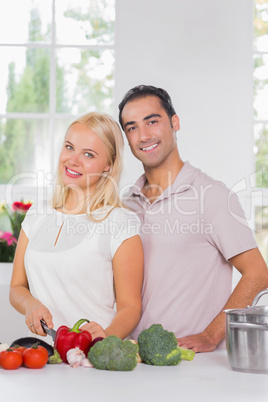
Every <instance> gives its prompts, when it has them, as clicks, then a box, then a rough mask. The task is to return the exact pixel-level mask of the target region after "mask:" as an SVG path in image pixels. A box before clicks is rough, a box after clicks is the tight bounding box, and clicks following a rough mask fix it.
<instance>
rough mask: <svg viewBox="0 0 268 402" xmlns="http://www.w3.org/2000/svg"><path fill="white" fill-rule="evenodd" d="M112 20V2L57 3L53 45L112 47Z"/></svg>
mask: <svg viewBox="0 0 268 402" xmlns="http://www.w3.org/2000/svg"><path fill="white" fill-rule="evenodd" d="M114 18H115V16H114V0H90V1H89V0H79V1H77V0H69V1H66V0H57V1H56V20H57V24H56V38H57V42H58V43H61V44H66V43H70V44H80V45H100V44H112V43H113V42H114Z"/></svg>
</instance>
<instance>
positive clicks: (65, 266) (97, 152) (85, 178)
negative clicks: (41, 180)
mask: <svg viewBox="0 0 268 402" xmlns="http://www.w3.org/2000/svg"><path fill="white" fill-rule="evenodd" d="M122 148H123V138H122V134H121V131H120V129H119V126H118V125H117V123H116V122H115V121H114V120H113V119H112V118H111V117H110V116H109V115H106V114H100V113H88V114H86V115H83V116H81V117H79V118H78V119H76V120H75V121H74V122H73V123H72V124H71V125H70V126H69V127H68V129H67V132H66V135H65V138H64V143H63V146H62V150H61V153H60V156H59V163H58V170H57V180H56V184H55V189H54V194H53V200H52V203H51V205H49V204H47V203H45V202H41V203H37V204H34V205H33V206H32V207H31V209H30V210H29V211H28V213H27V215H26V218H25V220H24V222H23V223H22V229H21V233H20V237H19V241H18V245H17V250H16V254H15V259H14V267H13V274H12V279H11V285H10V302H11V304H12V305H13V307H14V308H15V309H16V310H18V311H19V312H20V313H21V314H24V315H25V322H26V325H27V326H28V328H29V329H30V331H31V332H32V333H33V334H36V335H40V336H45V333H44V332H43V329H42V327H41V324H40V320H41V319H43V320H44V321H45V322H46V323H47V325H48V327H50V328H53V327H54V328H55V329H57V328H58V327H59V326H60V325H67V326H69V327H72V326H73V324H74V323H75V322H76V321H77V320H79V319H80V318H87V319H89V320H90V322H89V323H86V324H84V325H83V326H81V329H86V330H88V331H89V332H90V333H91V335H92V338H93V339H94V338H96V337H99V336H102V337H106V336H109V335H116V336H118V337H120V338H122V339H124V338H125V337H127V336H128V335H129V334H130V332H131V331H132V330H133V329H134V328H135V327H136V325H137V324H138V321H139V319H140V314H141V287H142V280H143V249H142V244H141V239H140V236H139V220H138V218H137V216H136V215H135V214H134V213H133V212H131V211H130V210H128V209H125V208H124V207H123V205H122V202H121V201H120V199H119V195H118V182H119V178H120V173H121V170H122ZM115 303H116V309H115Z"/></svg>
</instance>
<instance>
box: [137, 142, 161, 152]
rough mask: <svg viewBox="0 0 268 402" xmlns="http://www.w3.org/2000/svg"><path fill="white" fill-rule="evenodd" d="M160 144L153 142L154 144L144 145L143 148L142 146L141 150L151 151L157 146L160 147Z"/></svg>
mask: <svg viewBox="0 0 268 402" xmlns="http://www.w3.org/2000/svg"><path fill="white" fill-rule="evenodd" d="M158 145H159V142H157V143H155V144H152V145H148V146H147V147H143V148H141V150H142V151H144V152H149V151H151V150H152V149H155V148H156V147H158Z"/></svg>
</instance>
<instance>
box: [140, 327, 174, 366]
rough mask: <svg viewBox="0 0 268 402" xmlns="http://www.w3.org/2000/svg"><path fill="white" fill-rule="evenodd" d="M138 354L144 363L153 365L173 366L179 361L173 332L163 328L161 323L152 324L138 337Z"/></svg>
mask: <svg viewBox="0 0 268 402" xmlns="http://www.w3.org/2000/svg"><path fill="white" fill-rule="evenodd" d="M138 345H139V354H140V357H141V359H142V361H143V362H144V363H147V364H152V365H154V366H174V365H176V364H178V363H179V362H180V361H181V351H180V349H179V348H178V343H177V338H176V336H175V334H174V332H168V331H166V330H164V328H163V326H162V325H161V324H153V325H151V326H150V328H148V329H145V330H143V331H142V332H141V333H140V334H139V337H138Z"/></svg>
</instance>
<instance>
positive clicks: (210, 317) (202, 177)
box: [119, 85, 268, 352]
mask: <svg viewBox="0 0 268 402" xmlns="http://www.w3.org/2000/svg"><path fill="white" fill-rule="evenodd" d="M119 121H120V124H121V127H122V129H123V130H124V132H125V134H126V137H127V140H128V143H129V146H130V148H131V151H132V153H133V155H134V156H135V157H136V158H138V159H139V160H140V161H141V162H142V164H143V167H144V172H145V173H144V174H143V175H142V176H141V177H140V178H139V179H138V181H137V182H136V184H135V185H134V186H133V187H132V188H131V189H130V191H129V192H128V194H126V195H125V198H124V202H125V203H126V204H127V205H128V206H129V207H130V208H131V209H133V210H134V211H135V212H136V213H137V214H138V216H139V217H140V221H141V238H142V241H143V247H144V270H145V272H144V283H143V295H142V296H143V309H142V317H141V320H140V323H139V324H138V326H137V327H136V329H135V330H134V332H133V333H132V336H133V338H135V339H137V337H138V335H139V333H140V332H141V331H142V330H143V329H146V328H148V327H149V326H150V325H152V324H162V325H163V327H164V328H165V329H167V330H169V331H172V332H174V333H175V335H176V337H177V339H178V345H179V346H182V347H185V348H189V349H193V350H194V351H196V352H208V351H212V350H214V349H215V348H216V347H218V348H221V347H223V346H224V338H225V313H224V309H228V308H242V307H245V306H247V305H249V304H251V302H252V300H253V298H254V297H255V296H256V294H257V293H258V292H260V291H261V290H263V289H264V288H266V287H268V270H267V267H266V264H265V262H264V260H263V258H262V256H261V253H260V252H259V250H258V248H257V244H256V242H255V239H254V237H253V234H252V231H251V230H250V228H249V227H248V224H247V221H246V218H245V215H244V213H243V210H242V208H241V205H240V203H239V200H238V197H237V196H236V194H234V193H232V192H231V191H230V190H229V189H228V188H227V187H226V186H225V185H224V184H223V183H221V182H219V181H217V180H214V179H212V178H211V177H209V176H207V175H206V174H205V173H203V172H202V171H201V170H199V169H197V168H195V167H194V166H192V165H191V164H190V163H189V162H183V161H182V159H181V157H180V155H179V151H178V147H177V141H176V132H177V131H178V130H179V129H180V120H179V117H178V116H177V114H176V112H175V110H174V107H173V106H172V102H171V99H170V96H169V95H168V93H167V92H166V91H165V90H163V89H161V88H156V87H153V86H148V85H141V86H137V87H135V88H133V89H131V90H130V91H129V92H128V93H127V94H126V95H125V97H124V99H123V100H122V102H121V103H120V105H119ZM233 267H235V268H236V269H237V270H238V271H239V272H240V273H241V275H242V276H241V279H240V281H239V283H238V284H237V286H236V288H235V289H234V291H233V292H232V270H233Z"/></svg>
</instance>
